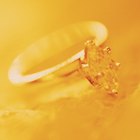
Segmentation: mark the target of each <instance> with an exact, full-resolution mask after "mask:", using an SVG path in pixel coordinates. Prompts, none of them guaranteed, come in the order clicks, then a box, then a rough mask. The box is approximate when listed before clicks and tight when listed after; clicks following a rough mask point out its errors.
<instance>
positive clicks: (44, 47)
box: [9, 22, 108, 84]
mask: <svg viewBox="0 0 140 140" xmlns="http://www.w3.org/2000/svg"><path fill="white" fill-rule="evenodd" d="M107 34H108V33H107V29H106V28H105V26H104V25H102V24H101V23H99V22H82V23H77V24H73V25H70V26H67V27H65V28H63V29H60V30H58V31H56V32H54V33H51V34H50V35H48V36H46V37H44V38H42V39H40V40H38V41H37V42H35V43H34V44H32V45H31V46H30V47H29V48H27V49H26V50H25V51H24V52H23V53H22V54H20V55H19V56H17V58H16V59H15V60H14V61H13V63H12V65H11V67H10V70H9V79H10V81H11V82H12V83H14V84H24V83H28V82H32V81H34V80H37V79H39V78H41V77H43V76H46V75H49V74H52V73H53V72H55V71H56V70H58V69H60V68H61V67H64V66H65V65H67V64H69V63H72V62H74V61H75V60H77V59H79V58H80V57H82V56H83V55H84V51H83V49H84V45H77V44H80V42H83V41H86V40H87V39H89V38H94V40H95V43H96V45H97V46H99V45H100V44H102V43H103V42H104V41H105V40H106V38H107ZM40 64H42V66H43V68H42V69H45V70H42V69H41V66H39V65H40ZM38 66H39V67H38ZM44 66H45V68H44ZM37 67H38V68H39V69H38V72H35V73H34V72H33V73H31V74H30V73H28V72H29V71H31V72H32V71H33V70H34V69H36V68H37Z"/></svg>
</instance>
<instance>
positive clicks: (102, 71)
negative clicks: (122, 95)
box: [80, 40, 120, 94]
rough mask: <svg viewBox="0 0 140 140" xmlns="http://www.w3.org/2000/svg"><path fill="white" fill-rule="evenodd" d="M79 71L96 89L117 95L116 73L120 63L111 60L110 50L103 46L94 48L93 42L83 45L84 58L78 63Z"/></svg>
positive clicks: (89, 41)
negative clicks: (79, 65)
mask: <svg viewBox="0 0 140 140" xmlns="http://www.w3.org/2000/svg"><path fill="white" fill-rule="evenodd" d="M80 64H81V70H82V73H83V75H84V77H86V78H87V79H88V81H89V82H90V83H91V84H92V85H93V86H94V87H96V88H98V89H101V90H103V91H106V92H107V93H109V94H117V93H118V78H117V73H116V71H117V70H118V68H119V66H120V63H118V62H115V61H114V60H113V59H112V58H111V49H110V48H109V47H105V45H100V46H96V44H95V41H94V40H88V41H86V43H85V57H84V59H83V60H81V61H80Z"/></svg>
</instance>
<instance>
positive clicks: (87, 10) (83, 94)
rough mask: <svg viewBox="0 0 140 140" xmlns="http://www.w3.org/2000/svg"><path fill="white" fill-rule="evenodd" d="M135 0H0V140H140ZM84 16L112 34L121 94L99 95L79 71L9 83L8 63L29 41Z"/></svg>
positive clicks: (138, 17) (138, 19) (139, 14)
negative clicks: (59, 77)
mask: <svg viewBox="0 0 140 140" xmlns="http://www.w3.org/2000/svg"><path fill="white" fill-rule="evenodd" d="M139 5H140V2H139V0H124V1H119V0H115V1H113V0H112V1H111V0H107V1H105V0H99V1H94V0H89V1H85V0H81V1H79V0H77V1H75V0H71V1H70V0H69V1H64V0H60V1H57V0H52V1H45V0H34V1H33V0H30V1H27V0H24V1H22V0H21V1H17V0H13V1H10V0H1V1H0V83H1V84H0V85H1V86H0V108H1V111H0V139H1V140H19V139H20V140H77V139H78V140H85V139H86V140H139V139H140V134H139V130H140V120H139V118H140V104H139V101H140V94H139V93H140V87H139V86H138V85H139V81H140V74H139V71H140V59H139V55H140V53H139V51H140V47H139V46H140V39H139V36H140V27H139V25H140V10H139ZM83 20H98V21H101V22H103V23H104V24H105V25H106V26H107V28H108V30H109V32H110V33H109V36H110V38H109V41H108V44H109V45H110V46H111V48H112V50H113V55H114V58H115V60H118V62H120V63H121V69H120V71H119V78H120V85H121V87H120V94H119V97H117V98H114V97H110V96H107V95H103V94H98V93H96V92H95V90H94V88H93V87H92V86H91V85H90V84H89V83H88V82H87V80H85V79H84V78H83V77H82V76H81V75H80V74H79V73H75V74H73V75H70V76H68V77H67V78H64V79H57V80H54V81H50V82H46V81H45V80H44V82H43V81H42V82H40V83H34V84H28V85H26V86H21V87H16V86H13V85H12V84H11V83H10V82H9V80H8V77H7V72H8V69H9V67H10V64H11V62H12V60H13V59H14V58H15V56H17V54H19V53H20V52H22V51H23V50H24V49H25V48H26V46H28V45H30V44H31V43H32V42H34V41H36V40H37V39H39V38H41V37H42V36H44V35H46V34H47V33H49V32H51V31H54V30H56V29H58V28H60V27H63V26H65V25H67V24H70V23H74V22H77V21H83ZM60 96H61V97H63V98H61V99H59V97H60ZM58 99H59V100H58Z"/></svg>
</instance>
